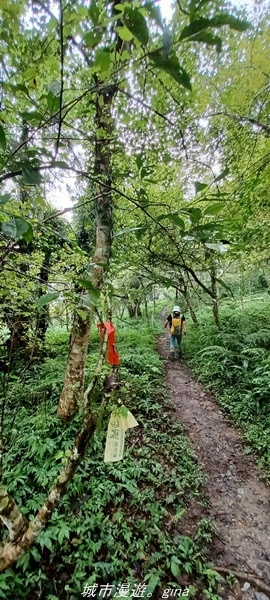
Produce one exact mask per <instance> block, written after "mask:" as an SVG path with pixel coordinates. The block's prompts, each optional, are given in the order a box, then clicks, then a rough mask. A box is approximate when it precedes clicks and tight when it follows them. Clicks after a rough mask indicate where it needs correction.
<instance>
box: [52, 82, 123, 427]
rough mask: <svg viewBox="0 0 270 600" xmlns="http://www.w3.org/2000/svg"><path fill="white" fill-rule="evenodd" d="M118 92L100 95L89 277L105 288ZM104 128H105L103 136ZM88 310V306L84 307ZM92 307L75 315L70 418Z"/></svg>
mask: <svg viewBox="0 0 270 600" xmlns="http://www.w3.org/2000/svg"><path fill="white" fill-rule="evenodd" d="M116 92H117V88H116V87H115V86H112V85H111V86H109V87H107V88H104V87H101V90H100V92H98V94H97V96H96V132H97V134H96V142H95V168H94V173H95V176H96V177H97V178H98V180H99V183H98V184H97V188H96V190H95V192H96V194H95V195H96V197H97V198H98V200H96V205H95V212H96V245H95V252H94V256H93V259H92V261H91V262H93V263H94V265H95V266H94V268H93V269H92V276H91V278H89V281H91V284H92V285H93V287H94V288H95V289H99V290H100V289H101V288H102V285H103V282H104V277H105V274H106V270H107V268H108V265H109V260H110V257H111V246H112V196H111V190H110V188H111V129H112V102H113V98H114V96H115V94H116ZM100 132H103V135H102V137H101V136H100ZM85 310H86V311H87V309H85V307H84V311H85ZM92 314H93V313H92V311H91V310H88V315H87V318H85V319H84V318H82V317H81V316H80V315H78V314H77V315H76V316H75V319H74V324H73V329H72V334H71V343H70V351H69V357H68V363H67V369H66V375H65V381H64V386H63V390H62V393H61V397H60V401H59V405H58V410H57V414H58V416H59V417H61V418H62V419H69V418H70V417H71V415H72V414H73V413H74V412H75V411H76V410H77V408H78V406H79V405H80V404H81V403H82V400H83V390H84V383H85V364H86V357H87V351H88V342H89V335H90V328H91V320H92Z"/></svg>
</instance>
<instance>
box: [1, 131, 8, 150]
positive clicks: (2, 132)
mask: <svg viewBox="0 0 270 600" xmlns="http://www.w3.org/2000/svg"><path fill="white" fill-rule="evenodd" d="M0 146H1V148H2V150H4V151H5V149H6V147H7V140H6V134H5V130H4V127H3V126H2V125H0Z"/></svg>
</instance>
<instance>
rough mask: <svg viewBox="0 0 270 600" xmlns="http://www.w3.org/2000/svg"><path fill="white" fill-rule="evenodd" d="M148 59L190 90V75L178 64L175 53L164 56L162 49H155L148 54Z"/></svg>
mask: <svg viewBox="0 0 270 600" xmlns="http://www.w3.org/2000/svg"><path fill="white" fill-rule="evenodd" d="M150 60H151V62H152V63H154V65H155V67H157V68H159V69H161V70H162V71H165V73H168V75H170V76H171V77H172V78H173V79H174V80H175V81H177V83H179V84H180V85H183V86H184V87H185V88H187V89H188V90H191V89H192V88H191V83H190V77H189V75H188V73H187V72H186V71H185V69H183V67H181V66H180V64H179V60H178V58H177V56H176V55H175V54H171V55H170V56H164V55H163V53H162V50H156V51H155V52H152V53H151V55H150Z"/></svg>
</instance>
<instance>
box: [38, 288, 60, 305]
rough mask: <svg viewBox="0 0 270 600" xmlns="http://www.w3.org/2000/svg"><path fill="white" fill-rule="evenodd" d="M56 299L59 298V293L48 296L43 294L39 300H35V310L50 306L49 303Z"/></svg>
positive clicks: (51, 293)
mask: <svg viewBox="0 0 270 600" xmlns="http://www.w3.org/2000/svg"><path fill="white" fill-rule="evenodd" d="M57 298H59V292H50V293H49V294H44V296H40V298H38V300H36V302H35V305H36V307H37V308H42V307H43V306H46V305H47V304H50V302H53V301H54V300H57Z"/></svg>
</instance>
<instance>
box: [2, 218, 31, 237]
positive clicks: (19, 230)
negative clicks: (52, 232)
mask: <svg viewBox="0 0 270 600" xmlns="http://www.w3.org/2000/svg"><path fill="white" fill-rule="evenodd" d="M30 227H31V225H29V223H28V222H27V221H26V220H25V219H23V218H21V217H16V218H12V219H10V220H9V221H4V223H2V233H3V234H4V235H6V236H7V237H9V238H12V239H13V240H19V239H20V238H22V237H24V235H25V234H26V232H27V231H28V230H29V228H30ZM31 229H32V227H31Z"/></svg>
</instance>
